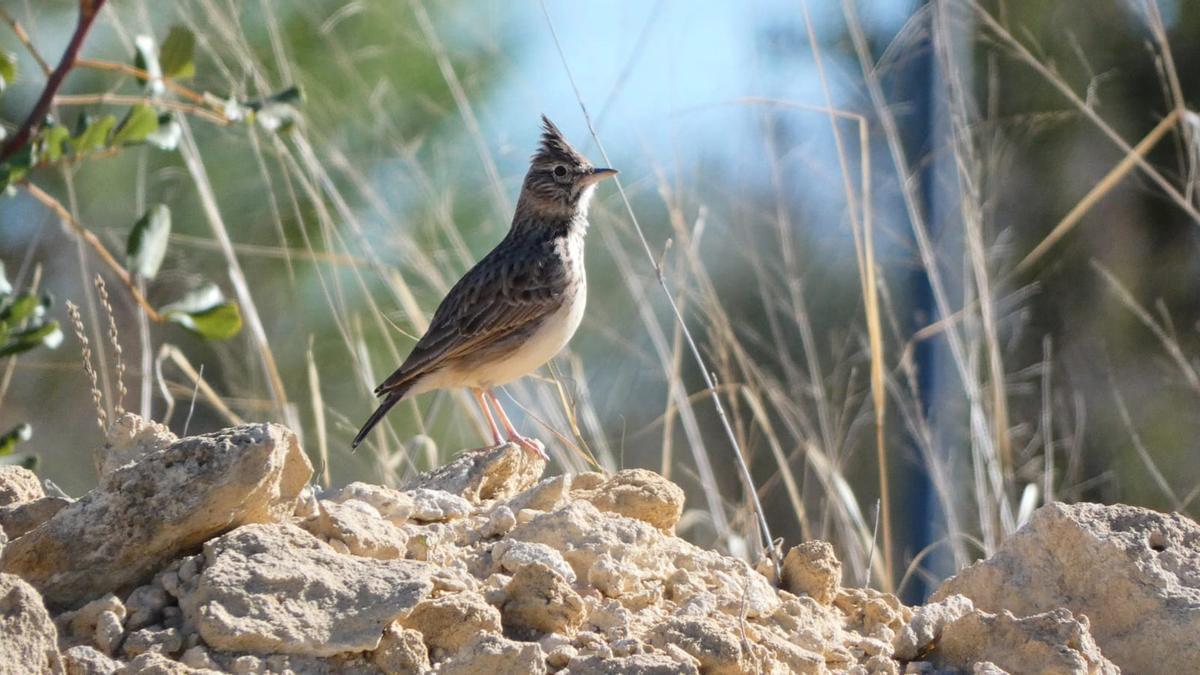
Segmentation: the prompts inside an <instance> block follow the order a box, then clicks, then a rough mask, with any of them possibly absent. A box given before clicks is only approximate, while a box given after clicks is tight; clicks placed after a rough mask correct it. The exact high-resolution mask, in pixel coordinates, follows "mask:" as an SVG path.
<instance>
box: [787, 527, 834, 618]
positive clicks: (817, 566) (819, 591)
mask: <svg viewBox="0 0 1200 675" xmlns="http://www.w3.org/2000/svg"><path fill="white" fill-rule="evenodd" d="M841 581H842V563H841V562H839V561H838V559H837V556H835V555H834V554H833V546H831V545H829V544H828V543H827V542H824V541H815V540H814V541H806V542H804V543H802V544H800V545H799V546H793V547H792V549H791V550H790V551H788V552H787V555H786V556H784V558H783V587H784V588H786V589H787V590H789V591H791V592H792V593H795V594H796V595H800V594H801V593H803V594H805V595H807V596H809V597H811V598H812V599H813V600H816V601H817V602H819V603H821V604H822V605H829V604H832V603H833V599H834V598H835V597H836V596H837V592H838V586H839V585H840V584H841Z"/></svg>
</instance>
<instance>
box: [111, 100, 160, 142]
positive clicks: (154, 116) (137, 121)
mask: <svg viewBox="0 0 1200 675" xmlns="http://www.w3.org/2000/svg"><path fill="white" fill-rule="evenodd" d="M157 130H158V113H157V112H156V111H155V110H154V108H151V107H150V106H148V105H146V104H144V103H139V104H137V105H135V106H133V107H132V108H130V109H129V114H128V115H126V116H125V119H124V120H123V121H122V122H121V126H119V127H117V131H116V133H114V134H113V137H112V144H113V145H129V144H130V143H139V142H141V141H144V140H146V137H147V136H149V135H150V134H152V133H154V132H155V131H157Z"/></svg>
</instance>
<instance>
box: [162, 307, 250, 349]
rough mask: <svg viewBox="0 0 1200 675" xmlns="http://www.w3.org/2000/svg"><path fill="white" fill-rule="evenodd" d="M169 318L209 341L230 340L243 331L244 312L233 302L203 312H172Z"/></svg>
mask: <svg viewBox="0 0 1200 675" xmlns="http://www.w3.org/2000/svg"><path fill="white" fill-rule="evenodd" d="M167 317H168V318H169V319H170V320H171V321H174V322H175V323H177V324H179V325H181V326H183V327H184V328H186V329H188V330H190V331H192V332H193V333H195V334H197V335H199V336H200V337H202V338H205V339H207V340H228V339H229V338H231V337H233V336H235V335H237V334H238V332H240V331H241V330H242V310H241V309H239V308H238V304H237V303H236V302H234V301H232V300H226V301H225V302H223V303H221V304H219V305H217V306H216V307H213V308H211V309H207V310H205V311H203V312H194V313H191V314H184V313H181V312H171V313H170V314H168V315H167Z"/></svg>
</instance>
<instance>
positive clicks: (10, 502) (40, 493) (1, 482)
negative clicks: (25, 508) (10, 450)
mask: <svg viewBox="0 0 1200 675" xmlns="http://www.w3.org/2000/svg"><path fill="white" fill-rule="evenodd" d="M45 496H46V493H45V491H44V490H42V483H41V481H39V480H38V477H37V474H35V473H34V472H32V471H30V470H29V469H26V468H25V467H23V466H16V465H15V464H5V465H2V466H0V506H14V505H16V504H24V503H25V502H31V501H33V500H35V499H41V498H42V497H45ZM12 538H13V539H16V537H12Z"/></svg>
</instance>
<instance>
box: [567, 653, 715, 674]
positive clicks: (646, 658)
mask: <svg viewBox="0 0 1200 675" xmlns="http://www.w3.org/2000/svg"><path fill="white" fill-rule="evenodd" d="M562 673H563V675H699V673H700V669H699V668H697V667H696V664H695V662H694V661H693V660H691V659H688V660H685V661H680V660H677V659H675V658H672V657H671V656H670V655H668V654H666V653H664V652H653V653H650V654H634V655H632V656H624V657H618V658H604V657H601V656H587V657H583V658H574V659H571V661H570V664H569V667H568V668H567V669H566V670H564V671H562Z"/></svg>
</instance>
